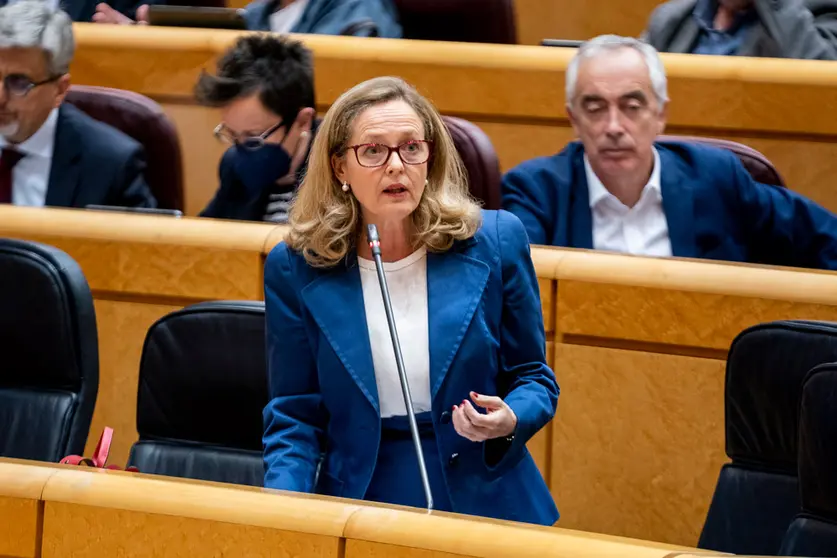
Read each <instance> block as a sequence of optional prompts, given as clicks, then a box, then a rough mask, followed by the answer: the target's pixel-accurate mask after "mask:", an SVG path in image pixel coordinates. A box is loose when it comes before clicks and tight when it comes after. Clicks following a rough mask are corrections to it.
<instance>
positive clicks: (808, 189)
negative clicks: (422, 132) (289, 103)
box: [72, 0, 837, 215]
mask: <svg viewBox="0 0 837 558" xmlns="http://www.w3.org/2000/svg"><path fill="white" fill-rule="evenodd" d="M591 2H592V4H591ZM656 3H657V1H656V0H643V1H642V2H638V3H631V2H623V3H618V2H617V3H614V2H612V1H611V0H587V1H585V2H571V1H570V0H561V1H560V2H558V3H555V2H554V1H553V0H524V1H521V3H520V5H519V6H518V15H519V18H520V19H521V20H522V19H527V20H528V21H537V22H539V25H543V27H535V26H529V25H526V27H527V29H528V28H529V27H531V29H534V30H533V31H531V35H529V38H527V39H525V40H526V42H534V40H530V39H531V38H532V37H537V36H540V35H543V34H544V33H547V31H548V30H550V29H552V30H553V31H552V32H549V33H548V36H552V37H559V38H579V37H588V36H591V35H594V34H598V33H600V32H620V33H623V34H637V33H639V32H640V30H641V29H642V27H643V26H644V22H645V21H646V20H647V17H648V15H649V14H650V11H651V9H652V7H653V5H655V4H656ZM605 4H606V7H605ZM527 14H528V15H527ZM559 14H560V16H559ZM603 14H604V15H603ZM522 25H523V24H522ZM75 31H76V37H77V42H78V52H77V55H76V59H75V62H74V63H73V67H72V74H73V80H74V81H75V82H76V83H79V84H86V85H104V86H109V87H117V88H122V89H128V90H132V91H137V92H140V93H143V94H145V95H148V96H150V97H152V98H154V99H156V100H157V101H158V102H160V103H161V104H162V105H163V108H164V109H165V110H166V112H167V113H168V114H169V115H170V116H171V117H172V118H173V120H174V121H175V123H176V124H177V125H178V128H179V131H180V138H181V144H182V146H183V150H184V162H185V177H186V193H185V197H186V210H187V212H188V214H190V215H195V214H197V212H198V211H200V209H202V208H203V207H204V206H205V205H206V203H207V202H208V201H209V199H210V198H211V196H212V194H213V192H214V190H215V188H216V185H217V164H218V161H219V158H220V154H221V146H220V145H218V144H217V143H216V142H215V140H214V139H213V137H212V133H211V132H212V128H213V126H214V125H215V123H216V122H217V119H218V114H217V111H216V110H213V109H205V108H201V107H197V106H194V105H195V101H194V99H193V95H192V90H193V87H194V83H195V80H196V79H197V77H198V75H199V73H200V71H201V70H203V69H210V70H211V69H212V68H213V67H214V65H215V60H216V59H217V56H218V55H219V54H220V53H221V52H223V50H224V49H225V48H227V47H228V46H229V45H230V44H232V42H233V41H234V40H235V38H236V37H237V36H238V33H236V32H232V31H221V30H200V29H166V28H153V27H148V26H134V27H128V28H126V27H124V26H123V27H119V26H94V25H92V24H77V25H76V27H75ZM529 32H530V31H527V33H529ZM522 36H523V35H522ZM298 38H299V39H301V40H302V41H303V42H305V43H306V45H307V46H309V47H310V48H311V49H312V51H313V52H314V59H315V62H314V66H315V72H316V74H315V81H316V89H317V99H318V106H317V109H318V110H320V111H321V112H322V111H324V110H326V109H327V108H328V107H329V106H330V105H331V103H332V102H334V100H335V99H336V98H337V96H338V95H340V94H341V93H342V92H343V91H345V90H347V89H348V88H350V87H352V86H353V85H356V84H357V83H359V82H360V81H363V80H365V79H368V78H371V77H376V76H381V75H398V76H401V77H403V78H405V79H407V80H408V81H410V82H411V83H413V84H414V85H415V86H416V87H417V88H418V89H419V91H420V92H422V93H423V94H425V95H426V96H427V97H428V98H429V99H431V100H432V101H433V102H434V103H435V104H436V106H437V107H438V108H439V110H440V111H441V112H442V113H443V114H449V115H454V116H461V117H464V118H467V119H470V120H472V121H473V122H475V123H477V124H478V125H479V126H480V127H482V128H483V130H485V132H486V133H487V134H488V136H489V137H490V138H491V140H492V142H493V143H494V146H495V149H496V150H497V153H498V156H499V159H500V163H501V166H502V168H503V169H504V170H507V169H509V168H511V167H512V166H514V165H517V164H518V163H520V162H522V161H524V160H527V159H530V158H533V157H536V156H542V155H549V154H552V153H555V152H557V151H559V150H560V149H561V148H562V147H563V145H564V144H565V143H566V142H567V141H569V140H570V139H572V138H573V132H572V130H571V128H570V125H569V122H568V120H567V118H566V115H565V111H564V105H565V99H564V73H565V70H566V67H567V64H568V63H569V60H570V59H571V57H572V56H573V54H574V53H575V50H574V49H560V48H545V47H536V46H521V45H516V46H508V45H481V44H464V43H441V42H434V41H407V40H391V39H363V38H353V37H328V36H319V35H300V36H298ZM541 38H542V37H541ZM537 40H538V41H539V40H540V38H538V39H537ZM663 58H664V62H665V65H666V69H667V72H668V75H669V96H670V97H671V99H672V102H671V104H670V106H669V112H668V114H669V122H668V132H669V133H674V134H693V135H702V136H711V137H725V138H729V139H734V140H737V141H740V142H742V143H745V144H748V145H752V146H753V147H756V148H760V149H764V150H765V153H766V154H767V155H768V156H769V157H771V159H772V160H773V162H774V163H775V164H776V166H777V168H778V169H779V171H780V172H781V173H782V175H783V176H784V178H785V180H786V182H787V183H788V185H789V186H790V187H792V188H793V189H795V190H797V191H799V192H802V193H803V194H805V195H807V196H809V197H811V198H813V199H815V200H817V201H819V202H821V203H823V204H824V205H825V206H826V207H828V208H830V209H832V210H837V193H835V189H834V188H831V187H830V183H831V181H830V178H829V177H831V176H833V175H834V173H835V171H837V168H835V167H836V166H837V162H835V161H837V147H835V145H837V122H835V121H834V119H830V118H822V116H821V115H822V114H828V113H829V111H831V110H832V109H834V108H835V107H837V87H835V85H837V77H835V74H834V71H833V67H832V66H831V64H830V63H828V62H818V61H799V60H776V59H742V58H740V57H733V56H731V57H705V56H688V55H677V54H667V55H664V57H663Z"/></svg>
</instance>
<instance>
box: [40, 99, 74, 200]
mask: <svg viewBox="0 0 837 558" xmlns="http://www.w3.org/2000/svg"><path fill="white" fill-rule="evenodd" d="M66 110H67V108H66V107H61V109H60V110H59V111H58V122H57V124H56V126H55V144H54V146H53V148H52V166H51V167H50V171H49V184H48V185H47V195H46V202H45V203H46V205H48V206H57V207H72V206H73V202H74V200H75V197H76V189H77V188H78V182H79V175H80V174H81V156H82V152H81V145H82V142H81V138H79V137H78V134H77V133H76V130H75V129H74V128H73V126H72V124H71V123H69V122H68V121H67V120H68V118H69V117H68V116H67V114H66Z"/></svg>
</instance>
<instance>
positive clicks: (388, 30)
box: [93, 0, 401, 39]
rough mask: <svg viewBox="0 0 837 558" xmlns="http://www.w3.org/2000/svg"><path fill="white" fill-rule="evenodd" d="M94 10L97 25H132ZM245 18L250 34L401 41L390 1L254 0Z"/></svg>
mask: <svg viewBox="0 0 837 558" xmlns="http://www.w3.org/2000/svg"><path fill="white" fill-rule="evenodd" d="M123 1H128V0H123ZM152 3H155V2H152ZM97 11H98V13H97V14H96V16H95V17H94V18H93V19H94V21H96V22H97V23H121V24H126V23H127V24H130V23H134V21H133V19H131V17H128V16H125V15H124V14H123V13H120V12H119V11H118V10H115V9H113V8H111V7H109V6H108V5H107V4H101V5H100V6H99V7H98V8H97ZM136 19H137V21H138V22H139V23H148V7H147V6H140V7H139V8H137V9H136ZM244 19H245V20H246V22H247V28H248V29H250V30H252V31H272V32H274V33H311V34H316V35H351V36H355V37H386V38H391V39H399V38H401V26H400V25H399V24H398V17H397V14H396V11H395V7H394V6H393V4H392V0H255V1H254V2H251V3H250V4H248V5H247V7H246V8H244Z"/></svg>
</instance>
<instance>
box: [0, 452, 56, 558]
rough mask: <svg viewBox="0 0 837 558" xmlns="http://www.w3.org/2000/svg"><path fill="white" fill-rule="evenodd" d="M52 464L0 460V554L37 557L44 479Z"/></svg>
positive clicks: (48, 473) (51, 473) (23, 557)
mask: <svg viewBox="0 0 837 558" xmlns="http://www.w3.org/2000/svg"><path fill="white" fill-rule="evenodd" d="M56 471H57V469H56V468H53V467H50V466H47V465H46V464H34V463H33V462H31V461H21V460H14V459H4V460H2V462H0V556H3V557H14V558H40V548H41V541H40V526H41V522H42V515H43V502H41V501H40V499H41V494H42V492H43V489H44V486H45V485H46V481H47V480H48V479H49V477H51V476H52V475H53V474H55V473H56Z"/></svg>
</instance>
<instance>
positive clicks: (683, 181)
mask: <svg viewBox="0 0 837 558" xmlns="http://www.w3.org/2000/svg"><path fill="white" fill-rule="evenodd" d="M566 79H567V92H566V98H567V111H568V114H569V118H570V122H571V124H572V126H573V129H574V130H575V132H576V134H577V135H578V136H579V138H580V139H581V142H580V143H571V144H570V145H569V146H567V147H566V148H565V149H564V150H563V151H561V152H560V153H558V154H557V155H554V156H552V157H542V158H539V159H534V160H531V161H528V162H525V163H523V164H522V165H520V166H518V167H517V168H515V169H513V170H511V171H510V172H509V173H508V174H507V175H506V176H505V177H504V178H503V207H504V208H505V209H507V210H509V211H511V212H512V213H514V214H515V215H517V216H518V217H519V218H520V219H521V221H523V223H524V225H525V226H526V230H527V232H528V234H529V239H530V241H531V242H532V243H533V244H548V245H553V246H569V247H576V248H595V249H600V250H609V251H615V252H623V253H629V254H639V255H646V256H681V257H695V258H708V259H715V260H729V261H739V262H752V263H766V264H776V265H790V266H798V267H811V268H826V269H837V217H835V215H833V214H832V213H830V212H828V211H826V210H825V209H823V208H822V207H820V206H818V205H816V204H814V203H813V202H811V201H808V200H807V199H805V198H804V197H802V196H800V195H799V194H796V193H794V192H792V191H791V190H788V189H785V188H779V187H774V186H768V185H764V184H760V183H757V182H755V181H753V179H752V178H751V177H750V175H749V174H748V173H747V171H746V170H745V169H744V167H743V165H742V164H741V162H740V161H739V160H738V158H737V157H736V156H735V155H733V154H732V153H730V152H728V151H726V150H723V149H717V148H711V147H699V146H696V145H689V144H686V143H677V142H673V143H661V142H656V141H655V140H656V137H657V135H658V134H660V133H662V131H663V129H664V127H665V119H666V106H667V102H668V97H667V87H666V75H665V70H664V68H663V65H662V62H661V60H660V58H659V56H658V54H657V52H656V50H654V48H653V47H651V46H649V45H647V44H645V43H643V42H640V41H638V40H636V39H629V38H622V37H615V36H604V37H598V38H596V39H593V40H592V41H589V42H588V43H586V44H584V45H583V46H582V47H581V48H580V49H579V51H578V53H577V54H576V57H575V58H574V59H573V61H572V62H571V64H570V66H569V67H568V69H567V76H566Z"/></svg>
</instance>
